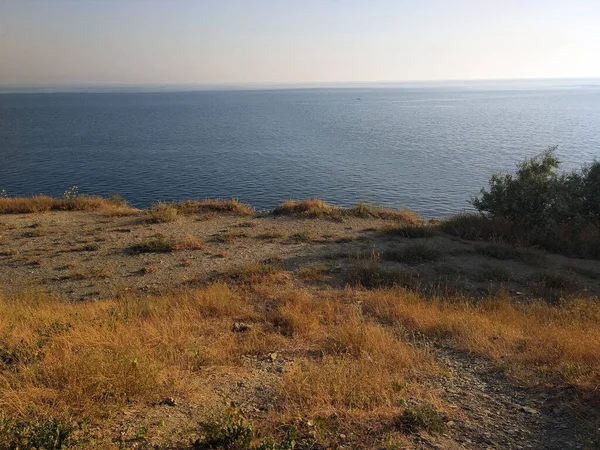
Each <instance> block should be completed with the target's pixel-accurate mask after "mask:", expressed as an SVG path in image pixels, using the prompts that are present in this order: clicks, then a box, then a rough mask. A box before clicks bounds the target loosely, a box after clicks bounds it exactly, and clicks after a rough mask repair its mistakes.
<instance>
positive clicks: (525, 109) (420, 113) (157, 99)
mask: <svg viewBox="0 0 600 450" xmlns="http://www.w3.org/2000/svg"><path fill="white" fill-rule="evenodd" d="M555 144H556V145H559V152H558V155H559V156H560V158H561V159H562V160H563V163H564V164H563V165H564V167H565V168H576V167H579V166H581V165H582V164H583V163H585V162H590V161H592V160H593V159H594V157H598V156H600V84H599V83H588V84H582V83H576V82H573V83H572V84H569V83H561V84H557V85H552V84H548V83H546V84H544V85H539V86H538V85H536V84H535V83H524V84H523V85H519V84H518V83H511V84H507V85H505V86H502V85H486V84H483V85H474V86H469V85H461V86H452V85H450V86H447V85H425V86H404V87H372V88H347V89H343V88H337V89H297V90H293V89H290V90H247V91H198V92H155V93H151V92H119V93H107V92H105V93H81V92H80V93H62V94H60V93H56V94H52V93H36V94H20V93H11V94H0V189H6V190H7V191H8V193H9V195H12V196H20V195H30V194H38V193H44V194H50V195H59V196H60V195H62V193H63V191H64V190H65V189H66V188H68V187H70V186H73V185H77V186H79V190H80V192H87V193H94V194H101V195H106V194H110V193H119V194H121V195H122V196H124V197H125V198H126V199H127V200H129V201H130V203H132V204H133V205H136V206H148V205H149V204H150V203H151V202H153V201H156V200H182V199H187V198H200V199H201V198H205V197H237V198H239V199H240V200H242V201H245V202H248V203H251V204H252V205H254V206H255V207H258V208H261V209H262V208H271V207H273V206H274V205H275V204H277V203H279V202H281V201H282V200H285V199H288V198H306V197H311V196H318V197H321V198H323V199H325V200H327V201H330V202H333V203H336V204H341V205H348V204H352V203H355V202H356V201H358V200H366V201H370V202H375V203H379V204H382V205H386V206H391V207H400V206H405V207H409V208H411V209H414V210H416V211H419V212H421V213H422V214H424V215H425V216H426V217H440V216H445V215H448V214H451V213H454V212H457V211H461V210H464V209H466V208H468V207H469V204H468V199H469V196H470V195H472V194H476V193H477V192H478V191H479V189H480V188H481V187H483V186H484V185H486V183H487V180H488V178H489V176H490V174H491V173H492V172H493V171H497V170H507V169H512V168H513V167H514V163H515V161H517V160H519V159H521V158H524V157H528V156H532V155H535V154H536V153H539V152H540V151H542V150H544V149H545V148H546V147H547V146H549V145H555Z"/></svg>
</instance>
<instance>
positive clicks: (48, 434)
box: [0, 417, 73, 450]
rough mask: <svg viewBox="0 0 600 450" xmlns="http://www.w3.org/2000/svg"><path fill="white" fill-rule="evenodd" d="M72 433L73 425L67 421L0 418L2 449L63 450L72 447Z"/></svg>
mask: <svg viewBox="0 0 600 450" xmlns="http://www.w3.org/2000/svg"><path fill="white" fill-rule="evenodd" d="M72 433H73V425H72V424H71V423H70V421H67V420H62V419H58V418H49V419H45V420H36V421H29V422H25V421H15V420H13V419H10V418H6V417H0V448H3V449H6V450H20V449H44V450H63V449H66V448H68V447H69V446H70V443H71V435H72Z"/></svg>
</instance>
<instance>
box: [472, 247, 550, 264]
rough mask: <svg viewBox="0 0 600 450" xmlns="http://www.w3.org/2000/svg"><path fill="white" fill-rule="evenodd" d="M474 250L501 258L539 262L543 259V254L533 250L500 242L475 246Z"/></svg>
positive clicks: (491, 256)
mask: <svg viewBox="0 0 600 450" xmlns="http://www.w3.org/2000/svg"><path fill="white" fill-rule="evenodd" d="M475 251H476V252H477V253H479V254H480V255H484V256H488V257H490V258H496V259H501V260H510V259H516V260H521V261H524V262H529V263H539V262H542V261H543V260H544V259H545V258H544V255H542V254H540V253H538V252H536V251H534V250H531V249H527V248H520V247H516V246H512V245H508V244H502V243H494V244H487V245H481V246H477V247H475Z"/></svg>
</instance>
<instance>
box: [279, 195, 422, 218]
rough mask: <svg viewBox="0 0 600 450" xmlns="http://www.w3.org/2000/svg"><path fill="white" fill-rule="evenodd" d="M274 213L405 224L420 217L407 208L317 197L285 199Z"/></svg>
mask: <svg viewBox="0 0 600 450" xmlns="http://www.w3.org/2000/svg"><path fill="white" fill-rule="evenodd" d="M273 214H275V215H287V216H302V217H311V218H315V217H330V218H333V219H338V220H342V219H343V218H344V217H362V218H379V219H389V220H396V221H399V222H403V223H407V224H417V223H420V222H421V221H422V219H421V218H420V217H419V216H418V215H417V214H416V213H414V212H412V211H408V210H403V209H400V210H393V209H388V208H382V207H379V206H375V205H370V204H368V203H365V202H359V203H358V204H357V205H355V206H352V207H350V208H343V207H340V206H334V205H330V204H329V203H325V202H324V201H323V200H320V199H318V198H312V199H308V200H287V201H285V202H284V203H282V204H280V205H278V206H277V207H275V209H274V210H273Z"/></svg>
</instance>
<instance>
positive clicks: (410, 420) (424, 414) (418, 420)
mask: <svg viewBox="0 0 600 450" xmlns="http://www.w3.org/2000/svg"><path fill="white" fill-rule="evenodd" d="M446 422H447V416H446V415H445V414H440V413H439V412H438V411H437V410H436V409H435V408H433V407H432V406H430V405H415V406H408V407H406V409H405V410H404V412H403V413H402V415H401V416H399V417H397V418H396V421H395V425H396V427H397V428H398V429H400V430H402V431H408V432H410V433H416V432H419V431H421V430H425V431H427V432H429V433H432V434H439V433H443V432H444V431H445V430H446Z"/></svg>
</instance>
